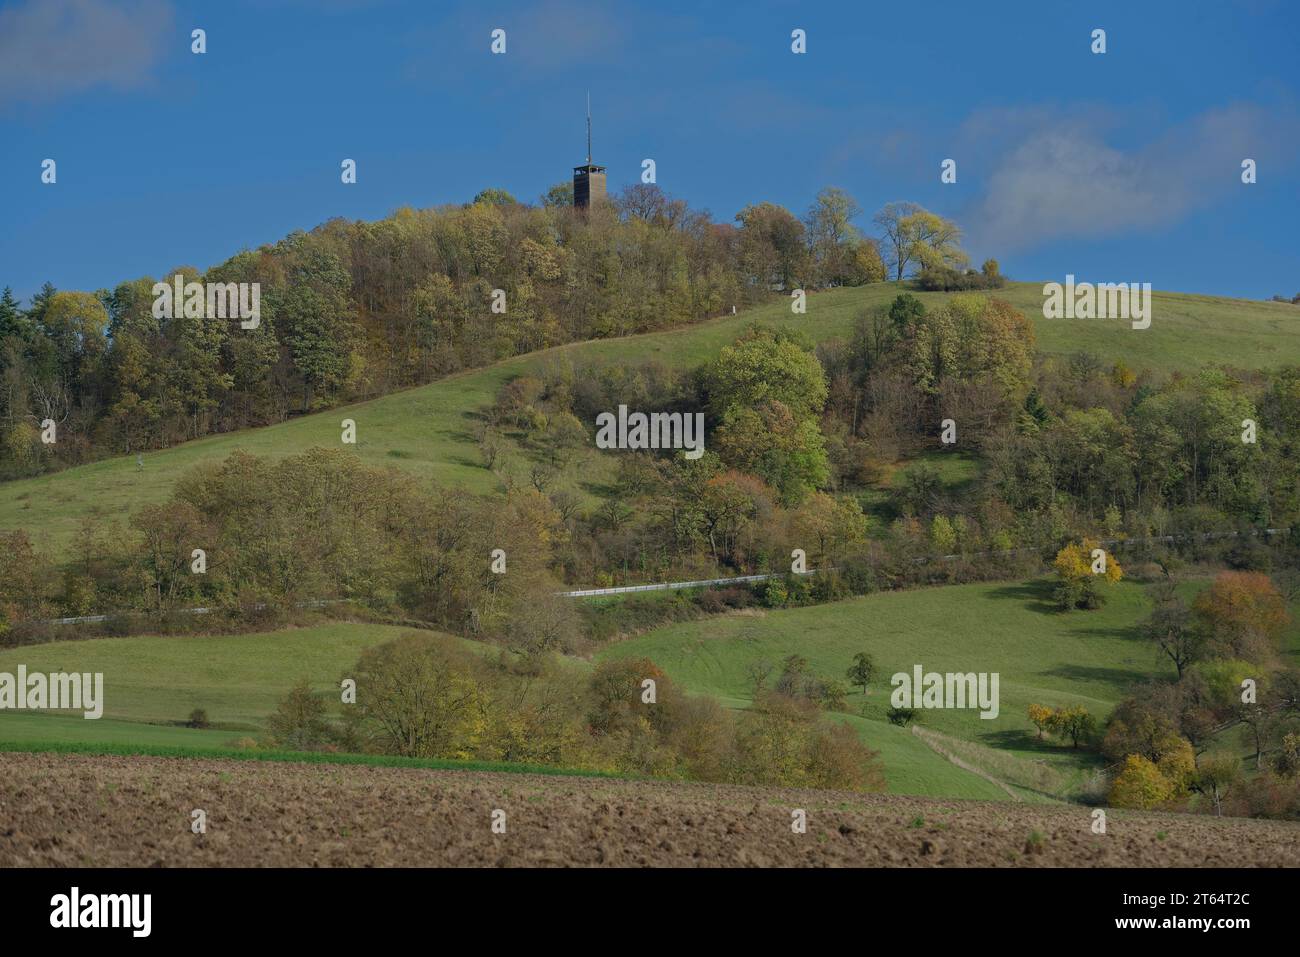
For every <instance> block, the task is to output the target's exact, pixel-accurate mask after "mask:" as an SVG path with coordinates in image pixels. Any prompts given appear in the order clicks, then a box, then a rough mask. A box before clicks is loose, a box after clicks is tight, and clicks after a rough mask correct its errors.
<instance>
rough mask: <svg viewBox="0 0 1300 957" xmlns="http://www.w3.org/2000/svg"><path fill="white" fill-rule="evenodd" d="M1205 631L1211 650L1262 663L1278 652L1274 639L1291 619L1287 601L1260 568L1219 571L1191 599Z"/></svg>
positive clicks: (1230, 656)
mask: <svg viewBox="0 0 1300 957" xmlns="http://www.w3.org/2000/svg"><path fill="white" fill-rule="evenodd" d="M1192 609H1193V611H1194V612H1195V613H1196V617H1197V619H1198V620H1199V621H1200V623H1201V624H1202V625H1203V626H1204V628H1205V629H1206V632H1207V637H1208V642H1209V646H1210V649H1209V650H1210V653H1211V654H1213V655H1214V657H1217V658H1235V659H1238V660H1244V661H1253V662H1255V663H1257V664H1260V665H1264V664H1267V663H1269V662H1271V661H1272V660H1273V659H1274V657H1275V656H1276V654H1277V642H1278V639H1279V636H1280V635H1281V634H1282V631H1283V629H1285V628H1286V626H1287V625H1288V624H1289V623H1290V620H1291V617H1290V615H1289V614H1288V613H1287V609H1286V601H1285V600H1284V599H1283V598H1282V596H1281V594H1279V592H1278V590H1277V587H1276V586H1275V585H1274V584H1273V582H1272V580H1270V579H1269V577H1268V576H1267V575H1265V574H1263V573H1261V572H1236V571H1225V572H1220V573H1219V574H1218V576H1216V577H1215V579H1214V582H1213V584H1211V585H1210V587H1209V588H1207V589H1205V590H1204V591H1202V592H1201V593H1200V594H1199V595H1197V596H1196V598H1195V599H1194V600H1193V601H1192Z"/></svg>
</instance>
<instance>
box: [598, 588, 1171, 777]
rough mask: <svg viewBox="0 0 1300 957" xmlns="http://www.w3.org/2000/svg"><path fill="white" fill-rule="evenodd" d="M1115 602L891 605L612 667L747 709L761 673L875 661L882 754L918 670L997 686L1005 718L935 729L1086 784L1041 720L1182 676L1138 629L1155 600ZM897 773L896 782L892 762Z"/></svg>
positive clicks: (678, 633) (697, 633)
mask: <svg viewBox="0 0 1300 957" xmlns="http://www.w3.org/2000/svg"><path fill="white" fill-rule="evenodd" d="M1108 597H1109V600H1108V601H1107V603H1106V605H1105V607H1103V608H1102V609H1100V610H1097V611H1093V612H1072V613H1062V612H1059V611H1057V610H1056V609H1055V607H1054V606H1053V605H1052V603H1051V583H1050V581H1048V580H1047V579H1036V580H1033V581H1029V582H1024V583H1009V584H972V585H953V586H948V587H943V588H926V589H917V590H913V591H899V592H884V593H879V594H874V595H869V596H866V597H863V598H858V599H853V600H849V601H840V602H834V603H831V604H826V605H817V606H812V607H808V608H795V609H783V610H777V611H768V612H764V613H759V614H735V615H728V616H726V617H722V618H714V619H710V620H707V621H694V622H686V623H678V624H674V625H671V626H669V627H665V628H661V629H658V630H655V631H651V632H648V633H647V634H645V635H642V636H640V637H637V638H634V639H631V640H629V641H624V642H621V643H619V644H617V645H613V646H610V647H609V648H606V649H604V650H603V651H602V653H601V656H602V657H610V658H624V657H645V658H649V659H651V660H653V661H654V662H655V663H656V664H658V665H659V666H660V667H661V668H663V669H664V671H665V672H667V674H668V676H669V677H670V678H672V679H673V680H674V681H675V682H678V683H679V684H681V685H682V686H683V687H685V688H688V689H690V690H692V691H698V692H704V693H707V694H711V695H715V696H717V697H719V698H722V699H723V700H724V701H726V702H727V703H729V704H731V705H733V706H736V707H744V706H746V705H747V704H748V703H749V701H750V699H751V697H752V695H753V684H752V679H751V677H750V669H751V667H752V666H754V665H756V664H758V663H760V662H767V663H768V664H770V665H773V666H774V667H775V670H774V672H773V674H772V676H771V678H770V679H769V680H770V681H774V680H775V678H776V675H777V674H779V672H780V667H781V662H782V661H783V660H784V659H785V658H786V657H787V656H789V655H791V654H799V655H802V656H803V657H804V658H806V659H807V660H808V663H809V666H810V668H811V670H812V671H813V672H814V673H816V674H818V675H820V676H822V677H826V678H839V679H843V678H844V674H845V671H846V669H847V668H848V667H849V665H850V664H851V663H852V661H853V656H854V655H855V654H856V653H857V652H859V651H865V652H867V653H868V654H870V655H871V656H872V658H873V659H874V660H875V662H876V665H877V668H878V671H879V673H878V675H877V677H876V679H875V681H874V682H873V685H872V687H871V688H870V692H869V694H868V695H866V696H865V697H864V696H863V695H862V692H861V691H860V690H857V691H855V693H854V694H853V695H852V696H850V698H849V700H848V703H847V705H846V707H847V708H848V709H850V710H851V711H852V712H853V718H854V722H855V724H857V726H858V727H859V728H860V730H861V731H862V733H863V737H864V739H865V740H866V741H867V742H868V743H869V744H870V745H871V746H873V747H881V750H882V754H884V753H885V752H884V748H883V747H882V743H883V742H885V741H886V740H887V738H885V737H884V735H883V732H884V731H886V730H888V731H891V732H893V731H898V730H899V729H896V728H894V727H893V726H891V725H889V724H888V723H887V721H886V719H885V713H886V711H888V709H889V706H890V705H889V697H890V692H891V690H892V688H891V685H890V676H892V675H893V674H895V673H897V672H905V673H907V674H909V675H911V674H912V671H913V667H914V666H915V665H917V664H920V665H922V666H923V668H924V669H925V671H935V672H940V673H946V672H962V673H965V672H976V673H979V672H988V673H992V672H996V673H998V675H999V698H1000V702H999V704H1000V708H999V713H998V715H997V717H996V718H990V719H985V718H981V717H980V716H979V712H978V710H974V709H971V710H961V711H958V710H931V711H924V712H922V714H921V717H920V721H921V725H922V727H923V728H926V729H932V730H934V731H938V732H941V733H943V734H945V735H948V736H951V737H953V738H956V739H962V740H966V741H970V742H972V743H974V744H976V745H979V746H981V747H982V748H983V749H993V750H995V751H997V752H1001V753H1003V754H1005V755H1007V756H1008V757H1009V758H1011V759H1014V760H1015V761H1028V762H1047V763H1049V764H1051V765H1054V766H1056V767H1057V770H1058V771H1059V772H1060V774H1061V775H1063V776H1064V778H1065V779H1067V780H1074V779H1077V777H1078V776H1079V774H1080V772H1082V771H1085V770H1087V769H1088V768H1089V767H1092V766H1095V762H1094V760H1093V759H1091V758H1083V757H1082V756H1081V755H1079V754H1077V753H1075V752H1073V751H1072V750H1071V749H1069V748H1068V747H1062V746H1060V745H1059V744H1055V743H1045V742H1040V741H1039V740H1038V739H1037V735H1036V732H1035V730H1034V728H1033V725H1031V724H1030V722H1029V720H1028V718H1027V716H1026V712H1027V709H1028V706H1029V705H1030V704H1031V703H1039V704H1046V705H1053V706H1063V705H1076V704H1081V705H1083V706H1085V707H1086V708H1087V709H1088V710H1089V711H1090V712H1091V713H1093V714H1094V715H1096V716H1097V717H1098V718H1099V719H1104V718H1105V716H1106V715H1107V714H1108V713H1109V712H1110V710H1111V708H1112V707H1114V705H1115V704H1116V703H1117V702H1118V701H1119V700H1120V699H1121V698H1122V697H1124V695H1125V693H1126V691H1127V689H1128V688H1129V687H1130V686H1131V685H1132V684H1134V683H1135V682H1138V681H1141V680H1143V679H1145V678H1148V677H1152V676H1155V675H1157V674H1160V675H1163V674H1165V673H1170V674H1172V671H1173V667H1172V665H1168V664H1167V663H1166V662H1162V661H1159V660H1157V658H1156V656H1155V654H1154V652H1153V651H1152V649H1151V648H1150V647H1149V646H1148V645H1146V644H1145V643H1144V642H1143V641H1142V640H1141V638H1140V637H1139V636H1138V633H1137V629H1136V626H1137V623H1138V622H1139V621H1140V620H1141V619H1142V618H1143V617H1144V616H1145V615H1146V614H1147V612H1148V609H1149V607H1150V605H1149V600H1148V599H1147V597H1146V595H1145V594H1144V593H1143V590H1142V588H1141V587H1140V586H1138V585H1136V584H1131V583H1121V584H1119V585H1117V586H1115V587H1114V588H1112V589H1110V590H1109V592H1108ZM833 717H835V718H837V719H838V718H840V715H834V716H833ZM909 734H910V733H909ZM972 763H976V764H977V766H984V765H983V764H979V763H978V762H972ZM885 765H886V769H887V771H888V769H889V761H888V760H887V759H886V761H885ZM995 776H997V775H995ZM891 783H892V782H891ZM1001 796H1003V797H1005V795H1001Z"/></svg>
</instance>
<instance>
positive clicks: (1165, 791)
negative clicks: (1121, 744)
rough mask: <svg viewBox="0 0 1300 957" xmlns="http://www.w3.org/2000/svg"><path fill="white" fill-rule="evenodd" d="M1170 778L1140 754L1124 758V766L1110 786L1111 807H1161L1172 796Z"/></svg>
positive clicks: (1140, 808)
mask: <svg viewBox="0 0 1300 957" xmlns="http://www.w3.org/2000/svg"><path fill="white" fill-rule="evenodd" d="M1172 793H1173V789H1172V788H1171V786H1170V784H1169V779H1168V778H1166V777H1165V776H1164V775H1163V774H1161V773H1160V769H1159V768H1158V767H1156V766H1155V764H1153V763H1152V762H1151V761H1148V760H1147V759H1146V758H1144V757H1143V756H1142V755H1140V754H1130V755H1129V756H1128V757H1127V758H1125V759H1124V768H1123V770H1121V771H1120V773H1119V775H1118V776H1117V777H1116V778H1115V781H1114V782H1113V783H1112V784H1111V787H1110V798H1109V799H1110V805H1111V807H1126V808H1137V809H1139V810H1147V809H1150V808H1153V807H1159V806H1160V805H1161V804H1164V803H1165V802H1166V801H1168V800H1169V799H1170V797H1171V796H1172Z"/></svg>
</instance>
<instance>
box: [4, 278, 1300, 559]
mask: <svg viewBox="0 0 1300 957" xmlns="http://www.w3.org/2000/svg"><path fill="white" fill-rule="evenodd" d="M902 291H904V290H903V289H902V288H901V287H899V286H897V285H896V284H893V283H880V284H876V285H873V286H865V287H861V288H854V289H836V290H831V291H828V292H823V293H818V294H816V295H814V296H812V297H810V298H809V300H808V312H807V314H806V315H800V316H796V315H792V314H791V312H790V308H789V305H788V304H787V303H786V302H784V301H778V302H774V303H771V304H768V305H765V306H762V307H759V308H756V309H751V310H748V311H746V312H744V313H742V314H740V315H738V316H728V317H726V318H723V319H715V320H712V321H709V322H703V323H698V324H695V325H691V326H685V327H682V328H679V329H673V330H669V331H666V332H656V333H650V334H647V335H641V336H631V337H627V338H621V339H606V340H596V341H593V342H583V343H574V344H571V345H567V346H560V347H557V348H554V349H548V350H545V351H542V352H537V353H531V354H529V355H526V356H519V357H516V358H514V359H509V360H506V361H504V362H500V363H497V364H496V365H493V366H490V367H488V368H486V369H480V370H474V371H470V372H464V373H459V374H457V375H453V376H450V377H448V378H446V379H442V380H440V381H438V382H435V383H432V384H431V385H427V386H422V387H420V388H417V389H410V390H407V391H404V392H398V393H394V394H392V395H387V396H384V397H382V398H378V399H374V400H371V401H369V402H363V403H359V404H355V405H350V406H345V407H341V408H338V409H333V410H331V411H329V412H322V413H319V414H316V415H310V416H303V417H300V418H295V419H292V420H290V421H287V422H283V423H280V424H278V425H272V426H268V427H266V428H262V429H252V430H247V431H244V432H236V433H230V434H226V435H219V436H211V437H208V438H204V439H199V440H196V441H193V442H188V443H185V444H184V445H180V446H177V447H175V448H171V449H166V450H163V451H159V452H152V453H146V454H145V455H144V460H143V462H144V467H143V468H139V467H138V466H137V463H136V460H135V457H134V456H129V457H120V458H114V459H107V460H104V461H101V462H96V463H92V464H90V465H84V466H79V467H77V468H73V469H68V470H65V471H63V472H58V473H55V474H52V475H46V476H41V477H39V478H34V479H26V480H22V481H16V482H8V483H4V484H0V528H22V529H25V530H26V531H27V532H28V533H29V534H31V535H32V537H33V538H34V539H35V540H36V541H37V542H38V543H41V544H45V545H48V546H50V547H52V548H55V549H63V548H65V547H66V546H67V545H68V544H69V542H71V541H72V539H73V537H74V535H75V534H76V531H77V529H78V527H79V525H80V524H81V522H82V521H83V520H84V519H85V518H86V517H88V516H97V517H99V518H105V519H120V520H125V519H126V518H127V517H128V516H129V515H130V514H131V513H132V512H133V511H134V510H135V509H137V508H138V507H139V506H140V505H142V504H146V503H150V502H158V501H162V500H165V499H166V498H167V497H168V496H169V495H170V494H171V490H172V487H173V484H174V483H175V481H176V479H177V478H178V477H179V476H180V475H181V474H183V473H184V472H185V471H186V470H187V469H189V468H191V467H193V466H195V465H197V464H199V463H201V462H210V461H219V460H221V459H223V458H225V457H226V456H227V455H229V454H230V453H231V452H233V451H235V450H236V449H244V450H246V451H248V452H251V453H254V454H258V455H267V456H272V457H282V456H286V455H292V454H295V453H299V452H302V451H305V450H306V449H309V448H313V447H317V446H322V447H327V448H331V447H337V446H338V445H339V442H340V434H341V428H340V423H341V422H342V420H343V419H344V418H351V419H354V420H355V421H356V423H357V444H356V445H355V446H345V448H349V449H353V450H354V451H355V453H356V454H357V455H358V456H359V457H360V458H361V459H362V460H363V461H365V462H367V463H369V464H372V465H393V466H396V467H398V468H401V469H405V470H408V471H411V472H413V473H415V474H417V475H419V476H421V477H424V478H427V479H431V480H433V481H435V482H438V483H440V484H444V485H452V486H457V487H461V488H465V489H467V490H469V491H473V492H487V493H490V492H494V491H499V490H500V481H499V479H498V478H497V477H496V476H495V475H493V473H492V472H490V471H488V470H487V469H486V468H484V467H483V464H482V462H481V460H480V458H479V452H478V446H477V442H476V440H475V437H474V433H475V427H476V426H477V425H478V422H479V415H480V410H481V409H483V408H484V407H486V406H487V405H489V404H491V402H492V401H493V399H494V397H495V395H496V393H497V391H498V390H499V389H500V387H501V385H502V384H503V383H505V382H506V381H508V380H509V379H511V378H512V377H515V376H518V375H522V374H525V373H529V372H534V373H535V372H537V371H539V370H541V369H543V368H545V367H546V366H547V364H553V363H571V364H573V365H574V366H579V367H580V366H583V365H587V364H608V363H625V364H638V363H644V362H650V361H656V362H660V363H662V364H664V365H667V366H672V367H678V368H690V367H694V366H697V365H699V364H700V363H702V362H704V361H705V360H707V359H709V358H711V357H712V356H713V355H715V354H716V353H717V351H718V350H719V349H720V348H721V347H722V346H723V345H726V344H727V343H729V342H731V341H732V340H733V339H734V338H735V337H736V336H737V335H738V334H739V333H740V332H741V331H742V330H743V329H744V328H745V326H747V325H748V324H749V323H751V322H754V321H762V322H766V323H771V324H775V325H779V326H785V327H789V328H797V329H799V330H800V331H802V332H803V333H804V334H805V335H807V336H808V337H809V338H810V339H812V340H815V341H820V340H824V339H829V338H833V337H836V336H847V335H849V334H850V332H851V330H852V327H853V321H854V318H855V317H856V316H857V315H858V314H860V313H861V312H862V311H863V310H865V309H868V308H871V307H875V306H881V305H886V304H888V303H889V302H890V301H891V300H892V299H893V298H894V296H896V295H897V294H898V293H899V292H902ZM999 294H1000V295H1002V296H1003V297H1004V298H1006V299H1008V300H1009V301H1011V302H1012V303H1013V304H1015V305H1016V306H1017V307H1018V308H1019V309H1021V310H1022V311H1023V312H1024V313H1025V315H1027V316H1029V317H1030V318H1031V319H1032V320H1033V322H1034V325H1035V327H1036V329H1037V334H1038V345H1039V349H1040V351H1042V352H1044V353H1048V354H1055V355H1068V354H1070V353H1073V352H1077V351H1080V350H1087V351H1091V352H1093V353H1096V354H1097V355H1099V356H1101V357H1102V358H1103V359H1105V360H1106V361H1116V360H1120V359H1122V360H1123V361H1124V362H1126V363H1127V364H1128V365H1129V367H1130V368H1132V369H1134V370H1140V369H1142V368H1147V367H1149V368H1151V369H1153V370H1158V371H1164V372H1169V371H1172V370H1175V369H1191V368H1195V367H1198V366H1200V365H1202V364H1205V363H1226V364H1229V365H1235V366H1240V367H1243V368H1260V367H1269V366H1276V365H1280V364H1283V363H1288V362H1290V363H1294V362H1300V335H1298V333H1300V310H1296V308H1295V307H1294V306H1290V305H1287V304H1282V303H1268V302H1250V301H1245V300H1234V299H1222V298H1216V297H1211V296H1191V295H1182V294H1178V293H1159V292H1157V293H1156V294H1155V300H1154V319H1153V321H1152V324H1151V328H1150V329H1146V330H1133V329H1130V328H1128V326H1127V324H1125V323H1123V322H1120V321H1110V320H1047V319H1044V318H1043V317H1042V286H1041V284H1039V283H1014V284H1012V285H1010V286H1009V287H1008V288H1007V289H1005V290H1002V291H1001V292H1000V293H999ZM918 295H919V296H920V298H921V299H922V300H924V301H925V302H926V303H927V305H933V304H937V303H939V302H941V301H942V300H944V299H946V298H948V296H949V294H946V293H919V294H918ZM589 458H590V460H591V461H590V462H588V463H584V468H583V469H582V470H581V471H582V473H583V475H584V479H585V487H586V491H587V492H588V494H590V493H591V492H592V491H593V490H596V489H598V486H599V483H600V482H601V481H604V480H605V479H606V478H607V477H608V474H607V473H608V466H609V458H608V457H607V456H599V455H596V454H595V453H592V455H591V456H590V457H589Z"/></svg>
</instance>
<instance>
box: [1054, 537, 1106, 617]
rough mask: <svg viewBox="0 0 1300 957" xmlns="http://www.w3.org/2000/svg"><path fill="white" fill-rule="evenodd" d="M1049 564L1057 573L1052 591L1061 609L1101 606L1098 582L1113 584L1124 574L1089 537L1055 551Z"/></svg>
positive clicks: (1101, 598) (1102, 599) (1102, 598)
mask: <svg viewBox="0 0 1300 957" xmlns="http://www.w3.org/2000/svg"><path fill="white" fill-rule="evenodd" d="M1052 564H1053V566H1054V567H1055V568H1056V575H1057V584H1056V588H1055V591H1054V592H1053V595H1054V597H1055V598H1056V602H1057V605H1058V606H1059V607H1060V608H1061V609H1062V610H1063V611H1068V610H1070V609H1072V608H1090V609H1091V608H1100V607H1101V605H1102V604H1103V603H1104V602H1105V598H1104V597H1103V596H1102V594H1101V591H1100V590H1099V588H1098V586H1097V583H1098V582H1099V581H1100V582H1105V583H1106V584H1108V585H1113V584H1115V583H1116V582H1118V581H1119V580H1120V579H1122V578H1123V577H1124V570H1123V568H1121V567H1120V564H1119V562H1117V561H1116V560H1115V558H1114V556H1113V555H1110V554H1109V553H1107V552H1106V550H1105V549H1103V548H1101V547H1100V546H1099V545H1098V544H1097V543H1096V542H1094V541H1092V540H1091V539H1088V538H1085V539H1084V540H1083V541H1082V542H1071V543H1070V544H1069V545H1066V546H1065V547H1064V548H1062V549H1061V550H1060V551H1059V552H1057V553H1056V560H1055V561H1054V562H1053V563H1052Z"/></svg>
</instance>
